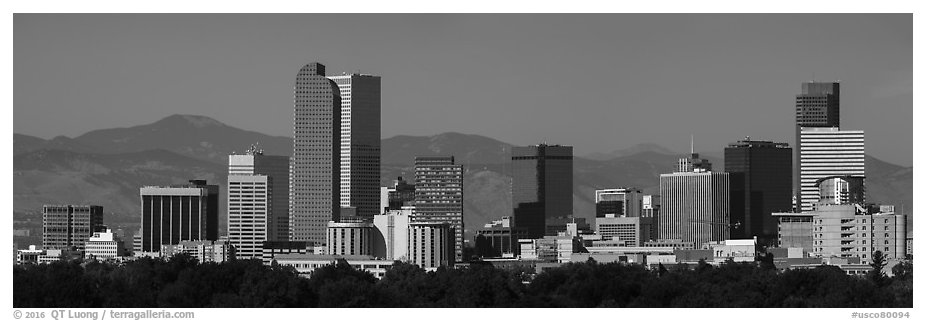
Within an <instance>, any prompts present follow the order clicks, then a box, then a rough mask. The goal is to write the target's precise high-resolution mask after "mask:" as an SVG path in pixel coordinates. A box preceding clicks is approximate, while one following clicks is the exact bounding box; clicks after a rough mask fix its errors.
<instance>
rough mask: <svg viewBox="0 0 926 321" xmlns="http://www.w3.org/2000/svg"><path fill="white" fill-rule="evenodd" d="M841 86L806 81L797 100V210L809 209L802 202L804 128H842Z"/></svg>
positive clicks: (794, 164)
mask: <svg viewBox="0 0 926 321" xmlns="http://www.w3.org/2000/svg"><path fill="white" fill-rule="evenodd" d="M839 117H840V116H839V83H838V82H805V83H802V84H801V93H800V94H798V95H796V97H795V112H794V119H795V129H794V146H795V150H794V156H793V158H792V159H793V162H792V163H793V166H792V170H793V172H792V175H791V177H792V180H793V183H792V187H791V188H792V193H793V198H794V205H795V207H796V208H795V209H796V210H797V211H801V210H808V209H806V207H805V206H804V204H806V202H805V201H803V200H802V198H803V194H804V192H802V190H803V189H804V187H802V185H804V184H803V183H802V178H801V176H802V174H801V149H802V147H801V132H802V131H803V129H804V128H817V127H821V128H836V129H837V130H838V128H839Z"/></svg>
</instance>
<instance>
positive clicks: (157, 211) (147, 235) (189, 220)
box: [139, 180, 219, 252]
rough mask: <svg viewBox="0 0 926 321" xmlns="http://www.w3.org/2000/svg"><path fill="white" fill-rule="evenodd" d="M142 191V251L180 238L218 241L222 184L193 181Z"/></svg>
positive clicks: (154, 249)
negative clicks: (220, 189)
mask: <svg viewBox="0 0 926 321" xmlns="http://www.w3.org/2000/svg"><path fill="white" fill-rule="evenodd" d="M140 192H141V193H140V194H141V233H139V234H141V248H140V251H142V252H157V251H160V250H161V245H165V244H169V245H173V244H178V243H180V241H200V240H210V241H214V240H216V239H218V236H219V186H218V185H206V181H205V180H191V181H190V184H184V185H172V186H145V187H142V188H141V190H140Z"/></svg>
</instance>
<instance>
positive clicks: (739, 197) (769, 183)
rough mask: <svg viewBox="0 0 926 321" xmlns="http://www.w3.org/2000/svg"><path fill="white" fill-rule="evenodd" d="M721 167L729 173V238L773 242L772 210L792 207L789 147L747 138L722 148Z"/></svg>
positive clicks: (775, 234)
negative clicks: (722, 164)
mask: <svg viewBox="0 0 926 321" xmlns="http://www.w3.org/2000/svg"><path fill="white" fill-rule="evenodd" d="M724 170H726V171H727V172H728V173H730V237H731V238H734V239H743V238H752V237H753V236H757V237H758V238H759V241H760V242H761V243H763V244H774V241H775V239H776V237H777V235H778V230H777V227H778V225H777V220H776V219H775V218H774V217H772V213H773V212H787V211H788V210H789V209H791V176H790V175H789V174H791V148H790V147H788V144H785V143H774V142H770V141H755V140H750V139H749V137H746V139H745V140H741V141H738V142H735V143H731V144H729V145H728V146H727V148H726V149H724Z"/></svg>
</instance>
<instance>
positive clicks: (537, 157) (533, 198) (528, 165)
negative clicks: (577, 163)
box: [511, 144, 572, 239]
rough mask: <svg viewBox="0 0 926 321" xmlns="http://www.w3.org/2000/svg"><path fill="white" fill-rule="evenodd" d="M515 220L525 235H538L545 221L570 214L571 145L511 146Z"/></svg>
mask: <svg viewBox="0 0 926 321" xmlns="http://www.w3.org/2000/svg"><path fill="white" fill-rule="evenodd" d="M511 175H512V177H511V198H512V200H511V201H512V205H513V206H514V221H515V225H516V227H518V228H523V229H525V230H526V231H527V237H529V238H532V239H537V238H541V237H543V235H544V231H545V230H546V225H547V221H549V220H552V219H555V218H557V217H568V216H572V146H560V145H547V144H540V145H533V146H524V147H519V146H516V147H512V148H511Z"/></svg>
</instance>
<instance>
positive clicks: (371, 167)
mask: <svg viewBox="0 0 926 321" xmlns="http://www.w3.org/2000/svg"><path fill="white" fill-rule="evenodd" d="M328 79H331V80H333V81H334V82H335V83H336V84H337V85H338V88H339V89H340V96H341V111H340V115H341V137H340V146H341V147H340V148H341V160H340V167H341V171H340V179H341V186H340V191H341V199H340V206H341V207H353V208H356V209H357V212H356V214H357V215H358V216H367V217H372V216H373V215H376V214H382V209H379V208H378V207H379V199H378V197H379V174H380V173H379V167H380V113H381V112H380V77H379V76H372V75H361V74H343V75H340V76H329V77H328Z"/></svg>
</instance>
